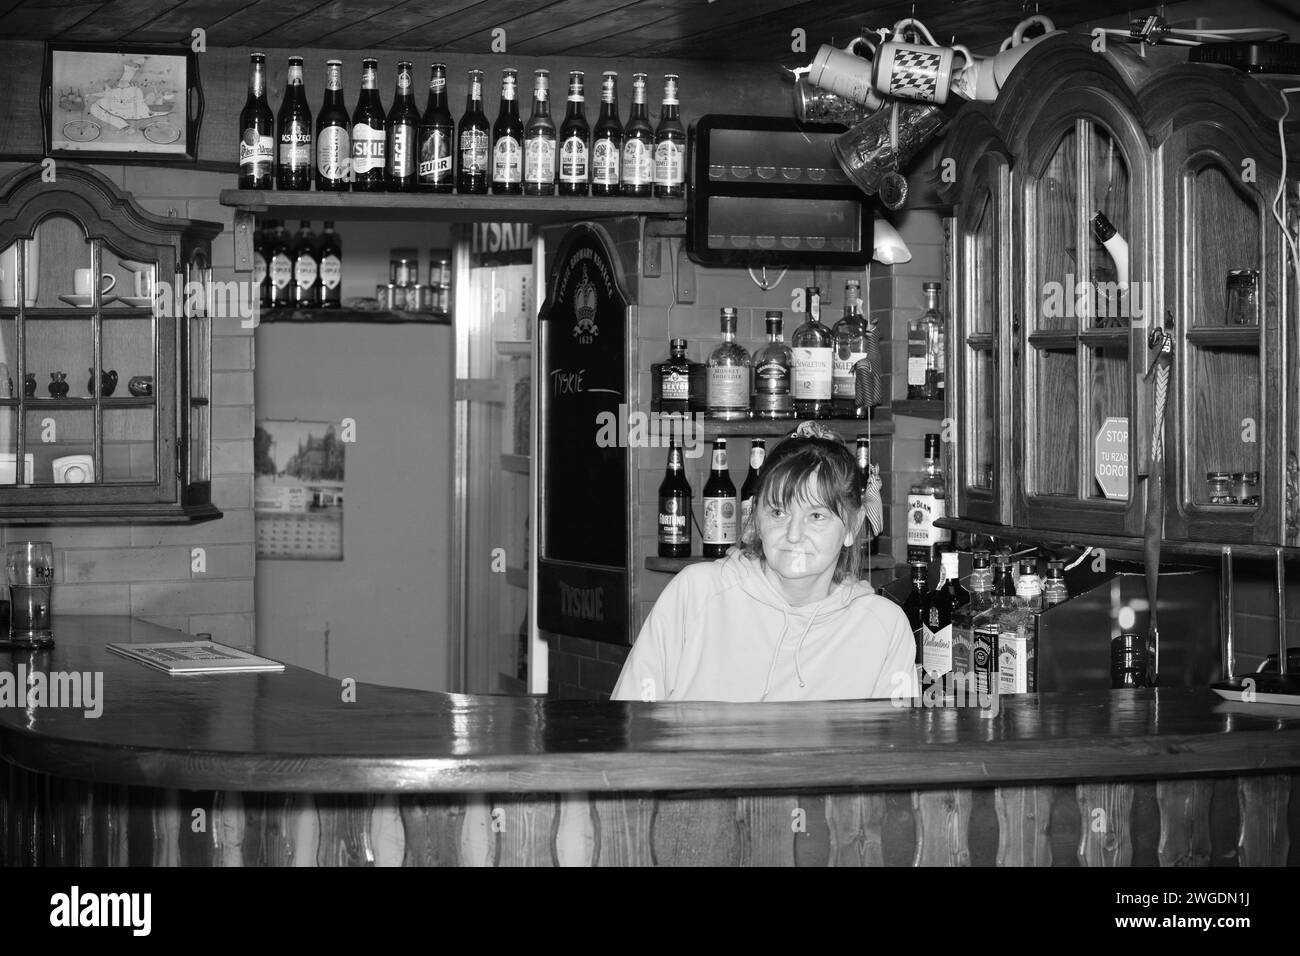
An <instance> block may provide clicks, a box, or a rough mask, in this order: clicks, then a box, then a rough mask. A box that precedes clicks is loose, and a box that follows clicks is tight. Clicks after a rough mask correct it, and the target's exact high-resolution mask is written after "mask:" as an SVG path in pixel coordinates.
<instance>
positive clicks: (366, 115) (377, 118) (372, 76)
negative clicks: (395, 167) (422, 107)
mask: <svg viewBox="0 0 1300 956" xmlns="http://www.w3.org/2000/svg"><path fill="white" fill-rule="evenodd" d="M387 141H388V123H387V119H386V118H385V116H384V104H383V102H382V101H381V100H380V99H379V61H378V60H374V59H370V58H366V59H364V60H362V61H361V94H360V95H359V96H358V98H357V108H356V109H355V110H353V111H352V189H353V191H354V192H372V193H373V192H383V191H384V189H385V182H384V163H385V161H386V159H387V147H386V144H387Z"/></svg>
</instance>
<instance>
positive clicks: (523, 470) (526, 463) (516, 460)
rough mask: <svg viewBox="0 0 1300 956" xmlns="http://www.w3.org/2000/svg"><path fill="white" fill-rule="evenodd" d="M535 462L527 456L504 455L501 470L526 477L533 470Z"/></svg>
mask: <svg viewBox="0 0 1300 956" xmlns="http://www.w3.org/2000/svg"><path fill="white" fill-rule="evenodd" d="M532 463H533V460H532V459H531V458H529V457H528V456H527V455H504V454H503V455H502V456H501V469H502V470H503V471H512V472H514V473H515V474H516V475H526V474H528V473H529V472H530V471H531V470H532Z"/></svg>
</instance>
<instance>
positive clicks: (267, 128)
mask: <svg viewBox="0 0 1300 956" xmlns="http://www.w3.org/2000/svg"><path fill="white" fill-rule="evenodd" d="M248 60H249V62H248V100H247V101H246V102H245V103H244V109H243V112H241V113H240V114H239V188H240V189H270V188H271V184H272V183H273V182H274V181H275V116H274V114H272V112H271V104H270V103H268V102H267V101H266V54H265V53H254V54H252V55H251V56H250V57H249V58H248Z"/></svg>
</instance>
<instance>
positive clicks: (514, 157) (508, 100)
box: [492, 69, 524, 196]
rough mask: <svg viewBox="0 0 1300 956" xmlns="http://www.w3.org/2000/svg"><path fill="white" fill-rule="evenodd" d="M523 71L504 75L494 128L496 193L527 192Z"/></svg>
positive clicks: (509, 194)
mask: <svg viewBox="0 0 1300 956" xmlns="http://www.w3.org/2000/svg"><path fill="white" fill-rule="evenodd" d="M518 89H519V71H518V70H510V69H506V70H502V71H501V108H500V109H499V110H498V111H497V121H496V122H495V123H494V124H493V125H492V192H493V193H496V194H498V195H507V196H518V195H520V194H521V193H523V191H524V123H523V120H521V119H520V118H519V94H518Z"/></svg>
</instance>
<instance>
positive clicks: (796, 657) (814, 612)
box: [794, 601, 822, 687]
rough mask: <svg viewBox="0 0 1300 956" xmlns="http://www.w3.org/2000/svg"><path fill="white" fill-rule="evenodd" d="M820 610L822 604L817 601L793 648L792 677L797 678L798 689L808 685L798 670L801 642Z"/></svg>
mask: <svg viewBox="0 0 1300 956" xmlns="http://www.w3.org/2000/svg"><path fill="white" fill-rule="evenodd" d="M821 609H822V602H821V601H818V602H817V604H816V606H815V607H813V609H812V613H811V614H809V615H808V624H807V626H806V627H805V628H804V629H803V633H802V634H800V635H799V643H798V644H796V645H795V646H794V676H795V677H797V678H799V686H800V687H807V686H808V685H807V684H805V683H804V680H803V672H802V671H801V670H799V652H800V651H801V650H803V642H804V641H805V640H806V639H807V637H808V632H809V631H811V630H812V626H813V621H815V620H816V619H817V612H818V611H820V610H821Z"/></svg>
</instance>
